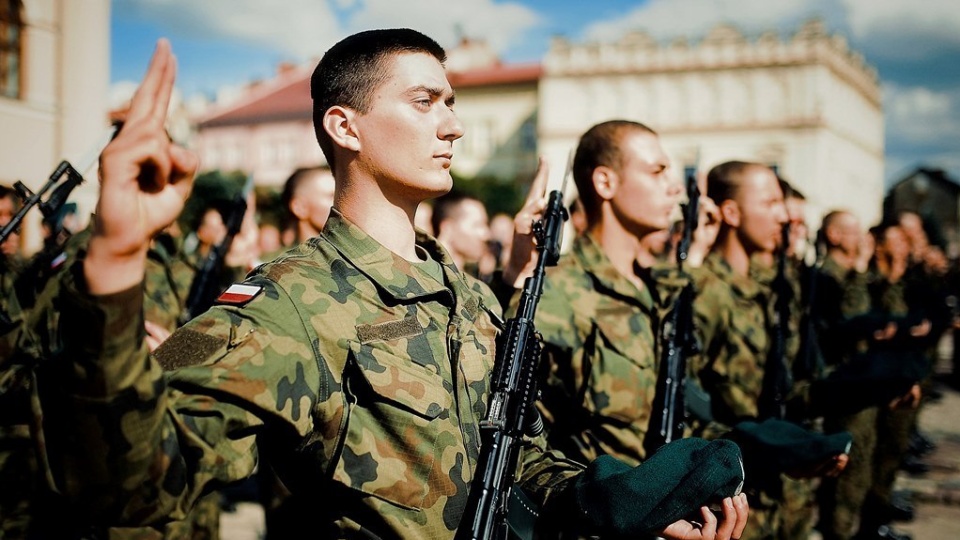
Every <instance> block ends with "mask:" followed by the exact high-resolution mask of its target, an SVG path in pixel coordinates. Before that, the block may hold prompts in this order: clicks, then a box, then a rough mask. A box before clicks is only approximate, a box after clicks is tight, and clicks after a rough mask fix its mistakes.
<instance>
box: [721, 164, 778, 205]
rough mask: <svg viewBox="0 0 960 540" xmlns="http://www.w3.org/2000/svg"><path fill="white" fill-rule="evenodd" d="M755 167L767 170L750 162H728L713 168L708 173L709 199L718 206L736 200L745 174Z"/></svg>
mask: <svg viewBox="0 0 960 540" xmlns="http://www.w3.org/2000/svg"><path fill="white" fill-rule="evenodd" d="M754 167H764V168H767V167H766V165H761V164H760V163H754V162H750V161H727V162H724V163H721V164H719V165H717V166H715V167H713V168H712V169H710V172H708V173H707V197H710V199H712V200H713V202H715V203H716V204H717V205H719V204H720V203H722V202H723V201H726V200H728V199H736V197H737V193H738V192H739V191H740V186H741V185H743V175H744V173H745V172H747V171H748V170H750V169H752V168H754Z"/></svg>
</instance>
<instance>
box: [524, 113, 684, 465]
mask: <svg viewBox="0 0 960 540" xmlns="http://www.w3.org/2000/svg"><path fill="white" fill-rule="evenodd" d="M669 165H670V163H669V159H668V158H667V155H666V154H665V153H664V151H663V149H662V148H661V147H660V141H659V137H658V136H657V134H656V133H655V132H654V131H653V130H651V129H650V128H649V127H647V126H645V125H643V124H640V123H637V122H630V121H625V120H614V121H608V122H604V123H602V124H598V125H595V126H593V127H592V128H590V129H589V130H587V132H586V133H585V134H584V135H583V136H582V137H581V138H580V143H579V145H578V146H577V151H576V154H575V157H574V161H573V177H574V180H575V181H576V184H577V191H578V193H579V197H580V200H581V201H582V202H583V206H584V209H585V212H586V221H587V227H586V230H585V231H584V233H583V234H581V235H580V236H578V237H577V238H576V240H575V241H574V244H573V248H572V250H571V251H570V253H569V254H567V255H566V256H564V257H562V258H561V260H560V263H559V264H558V266H556V267H555V268H551V269H550V270H549V271H548V274H547V275H548V279H547V281H546V283H545V285H544V291H543V296H542V297H541V300H540V302H541V303H540V309H539V310H538V312H537V321H536V325H537V330H538V331H540V333H541V334H542V335H543V341H544V355H543V359H542V360H541V366H542V368H543V370H544V379H543V383H542V384H541V390H542V392H543V399H542V400H541V402H540V403H539V406H540V408H541V413H542V415H543V417H544V420H545V424H546V426H547V430H548V432H549V436H548V441H549V443H550V445H551V446H553V447H555V448H558V449H560V450H562V451H563V452H564V454H566V455H567V456H568V457H571V458H574V459H577V460H579V461H582V462H583V463H589V462H590V461H592V460H594V459H596V458H597V457H598V456H601V455H604V454H610V455H613V456H616V457H617V458H619V459H620V460H622V461H625V462H627V463H630V464H633V465H636V464H639V463H641V462H642V461H643V460H644V459H645V458H646V456H647V450H646V448H645V446H644V439H645V436H646V433H647V427H648V424H649V422H650V418H651V415H652V413H653V410H652V409H653V400H654V394H655V393H656V385H657V373H658V371H659V362H660V354H661V352H662V351H661V343H660V339H659V338H658V336H659V335H660V333H661V331H662V326H663V322H664V320H665V315H666V312H667V310H668V309H669V307H670V306H671V305H672V303H673V300H674V297H675V295H676V293H678V292H679V290H680V288H682V287H683V285H684V284H685V283H686V282H685V280H683V279H680V278H679V276H676V275H673V276H669V277H670V278H672V279H668V276H663V278H664V279H663V280H662V282H661V283H659V284H658V283H656V277H655V272H654V271H653V270H652V269H650V268H641V267H640V266H639V264H638V263H637V257H638V254H639V253H640V250H641V249H642V248H641V244H642V242H643V239H644V238H646V237H648V236H650V235H651V234H655V233H658V232H660V231H665V230H667V229H668V228H669V226H670V219H671V213H672V212H673V211H674V210H675V209H676V207H677V203H678V202H679V195H680V193H681V189H680V185H679V183H678V182H676V181H675V180H674V179H672V178H671V177H670V176H669V174H668V168H669ZM660 273H665V272H659V271H658V272H657V273H656V274H657V275H659V274H660Z"/></svg>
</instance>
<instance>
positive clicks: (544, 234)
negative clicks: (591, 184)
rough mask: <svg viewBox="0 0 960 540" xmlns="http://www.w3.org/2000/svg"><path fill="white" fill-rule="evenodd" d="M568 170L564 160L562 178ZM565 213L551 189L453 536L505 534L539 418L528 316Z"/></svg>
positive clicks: (536, 349) (535, 347)
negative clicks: (523, 457) (526, 442)
mask: <svg viewBox="0 0 960 540" xmlns="http://www.w3.org/2000/svg"><path fill="white" fill-rule="evenodd" d="M571 157H572V154H571ZM569 175H570V166H569V165H568V167H567V172H566V175H565V177H564V184H566V179H567V178H568V177H569ZM567 218H568V215H567V210H566V208H565V207H564V206H563V188H561V189H560V191H556V190H554V191H551V192H550V197H549V200H548V202H547V208H546V210H545V211H544V215H543V218H542V219H541V220H539V221H538V222H537V223H535V224H534V229H533V232H534V235H535V237H536V239H537V251H538V252H539V256H538V258H537V265H536V268H535V269H534V271H533V275H532V276H530V277H528V278H527V279H526V280H525V281H524V284H523V291H522V292H521V295H520V302H519V307H518V309H517V314H516V315H515V316H514V317H513V318H511V319H510V320H508V321H507V322H506V326H505V329H504V332H503V333H502V334H501V336H500V339H499V340H498V344H497V359H496V363H495V365H494V369H493V379H492V380H491V387H490V405H489V408H488V409H487V416H486V417H485V418H484V420H483V421H481V422H480V430H481V438H482V441H483V443H482V445H481V451H480V458H479V461H478V466H477V471H476V474H475V475H474V479H473V483H472V485H471V488H470V496H469V499H468V501H467V508H468V509H471V511H472V512H473V513H472V514H469V513H468V514H465V515H464V517H463V520H462V521H461V524H463V525H464V526H461V527H460V528H459V531H458V533H457V537H458V538H470V539H472V540H480V539H483V540H489V539H498V540H502V539H505V538H507V537H508V533H509V531H510V525H508V523H507V514H508V511H509V508H510V499H511V494H514V495H516V496H519V495H520V494H519V493H514V492H513V491H512V490H513V485H514V482H515V480H516V478H515V475H516V473H517V464H518V463H519V459H520V450H521V447H522V445H523V438H524V437H525V436H530V437H535V436H537V435H539V434H540V432H542V431H543V420H542V419H541V418H540V415H539V413H538V412H537V410H536V408H535V407H534V402H535V401H536V399H537V380H536V368H537V364H539V362H540V352H541V349H542V346H541V344H540V336H539V334H537V331H536V329H535V328H534V317H535V315H536V311H537V303H538V302H539V300H540V295H541V293H542V292H543V283H544V279H545V277H546V267H547V266H555V265H556V264H557V261H558V260H559V258H560V239H561V236H562V233H563V222H564V221H566V220H567ZM467 524H469V527H467V526H466V525H467Z"/></svg>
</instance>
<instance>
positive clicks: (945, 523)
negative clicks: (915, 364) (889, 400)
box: [895, 340, 960, 540]
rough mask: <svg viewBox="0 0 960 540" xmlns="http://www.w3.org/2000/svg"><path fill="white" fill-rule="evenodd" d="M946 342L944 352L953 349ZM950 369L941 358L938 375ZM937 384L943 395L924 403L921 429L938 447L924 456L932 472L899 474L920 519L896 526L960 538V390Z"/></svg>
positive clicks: (928, 539)
mask: <svg viewBox="0 0 960 540" xmlns="http://www.w3.org/2000/svg"><path fill="white" fill-rule="evenodd" d="M945 341H948V340H945ZM946 345H947V344H946V343H945V347H943V348H942V350H943V351H944V352H948V351H949V349H947V347H946ZM944 356H946V355H944ZM950 369H951V366H950V365H949V363H948V362H947V361H946V359H945V358H944V359H943V360H941V362H940V363H939V364H938V366H937V372H938V375H939V377H938V379H941V380H942V379H943V376H944V375H945V374H948V373H949V372H950ZM936 388H937V389H939V390H940V391H942V392H943V398H942V399H941V400H940V401H939V402H937V403H929V404H927V405H925V406H924V408H923V410H922V411H921V413H920V429H921V430H922V431H923V432H924V433H925V434H926V435H927V436H929V437H930V438H931V439H932V440H933V441H934V442H935V443H936V444H937V448H936V450H934V451H933V453H931V454H930V455H928V456H926V457H925V458H924V461H925V462H926V463H927V464H928V465H930V471H929V472H927V473H925V474H923V475H919V476H911V475H908V474H906V473H901V474H900V476H899V477H898V479H897V484H896V488H897V489H902V490H905V491H907V492H909V493H910V494H911V495H912V497H913V502H914V506H915V508H916V519H915V520H914V521H913V522H911V523H897V524H895V527H896V528H897V530H900V531H903V532H906V533H909V534H910V535H912V536H913V539H914V540H960V391H958V390H957V389H956V388H953V387H951V386H949V385H947V384H944V383H942V382H941V383H938V384H937V385H936Z"/></svg>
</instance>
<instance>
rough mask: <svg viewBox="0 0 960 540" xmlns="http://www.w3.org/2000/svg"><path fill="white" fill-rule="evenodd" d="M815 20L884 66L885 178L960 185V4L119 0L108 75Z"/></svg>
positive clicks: (948, 0) (251, 71)
mask: <svg viewBox="0 0 960 540" xmlns="http://www.w3.org/2000/svg"><path fill="white" fill-rule="evenodd" d="M812 16H819V17H821V18H822V19H824V21H825V22H826V24H827V27H828V29H829V30H831V31H833V32H838V33H841V34H842V35H844V36H845V37H846V38H847V40H848V41H849V42H850V44H851V46H852V47H853V48H855V49H857V50H858V51H860V52H862V53H863V54H864V56H865V57H866V59H867V62H868V63H870V64H871V65H873V66H875V67H876V68H877V70H878V72H879V74H880V79H881V84H882V89H883V96H884V98H883V99H884V110H885V115H886V153H887V162H886V171H887V172H886V175H887V179H888V180H889V179H891V178H897V177H898V176H899V175H902V174H903V172H905V171H907V170H908V169H909V168H911V167H913V166H915V165H919V164H924V165H928V166H935V167H942V168H945V169H947V170H948V171H950V173H951V174H952V175H953V177H954V178H955V179H960V10H957V7H956V0H641V1H637V0H634V1H628V0H589V1H584V0H572V1H566V0H283V1H280V2H268V1H266V0H113V3H112V21H111V37H112V43H111V55H112V58H111V79H112V81H113V82H115V83H121V82H123V81H136V80H138V79H139V78H140V77H141V75H142V74H143V71H144V69H145V66H146V62H147V60H148V59H149V56H150V52H151V50H152V49H153V46H154V44H155V42H156V40H157V38H159V37H161V36H165V37H168V38H170V40H171V41H172V43H173V48H174V52H176V54H177V56H178V58H179V61H180V71H179V76H178V87H179V88H180V90H181V91H182V92H183V94H184V95H186V96H191V95H194V94H197V93H203V94H205V95H208V96H213V95H214V94H215V93H216V91H217V90H218V89H219V88H222V87H229V86H234V87H235V86H239V85H242V84H244V83H246V82H249V81H252V80H255V79H265V78H269V77H270V76H271V75H272V74H273V73H274V72H275V70H276V66H277V64H278V63H279V62H281V61H291V62H295V63H303V62H309V61H310V60H311V59H314V58H317V57H319V55H321V54H322V53H323V51H324V50H326V48H327V47H329V46H330V45H331V44H333V43H334V42H336V41H337V40H338V39H340V38H342V37H343V36H345V35H348V34H351V33H353V32H356V31H360V30H364V29H367V28H376V27H392V26H408V27H411V28H416V29H418V30H421V31H423V32H425V33H427V34H428V35H430V36H432V37H434V38H435V39H437V40H438V41H440V43H441V45H444V46H450V45H453V44H454V43H455V42H456V38H457V35H458V32H463V33H464V34H466V35H467V36H469V37H482V38H484V39H487V40H488V42H489V43H490V44H491V45H492V46H494V47H495V48H496V50H497V51H498V52H499V53H500V54H501V57H502V58H503V59H504V60H506V61H515V62H521V61H538V60H540V59H541V58H542V56H543V54H544V53H545V52H546V51H547V49H548V47H549V42H550V38H551V37H552V36H555V35H562V36H565V37H567V38H568V39H571V40H573V41H587V40H598V41H602V40H606V39H616V38H618V37H619V36H621V35H622V34H623V33H625V32H627V31H629V30H634V29H642V30H644V31H646V32H648V33H649V34H651V35H652V36H653V37H654V38H656V39H660V40H669V39H670V38H672V37H677V36H686V37H688V38H690V39H691V40H696V39H698V38H699V37H701V36H703V35H704V34H705V33H706V32H707V31H708V30H709V29H710V28H712V27H713V26H715V25H716V24H717V23H720V22H725V23H730V24H733V25H735V26H737V27H738V28H739V29H740V30H741V31H742V32H743V33H744V34H746V35H748V36H756V35H758V34H759V33H760V32H762V31H765V30H770V29H774V30H778V31H780V32H781V33H784V34H787V33H789V32H791V31H794V30H796V28H798V27H799V25H800V24H801V23H802V22H803V21H804V20H807V19H809V18H810V17H812Z"/></svg>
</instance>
